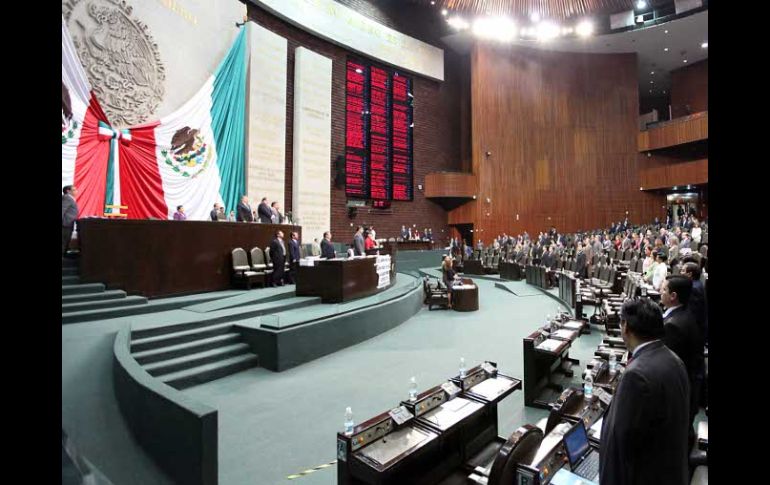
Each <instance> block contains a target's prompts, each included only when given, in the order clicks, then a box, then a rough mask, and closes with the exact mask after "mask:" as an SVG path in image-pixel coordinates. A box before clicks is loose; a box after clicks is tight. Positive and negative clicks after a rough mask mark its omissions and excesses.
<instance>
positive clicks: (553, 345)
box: [535, 338, 564, 352]
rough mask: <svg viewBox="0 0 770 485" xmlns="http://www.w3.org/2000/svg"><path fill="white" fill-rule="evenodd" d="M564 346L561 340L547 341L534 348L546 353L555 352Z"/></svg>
mask: <svg viewBox="0 0 770 485" xmlns="http://www.w3.org/2000/svg"><path fill="white" fill-rule="evenodd" d="M563 344H564V342H563V341H561V340H554V339H550V338H549V339H547V340H543V341H542V342H540V345H538V346H537V347H535V348H536V349H538V350H546V351H548V352H556V349H558V348H559V347H561V346H562V345H563Z"/></svg>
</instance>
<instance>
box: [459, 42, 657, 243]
mask: <svg viewBox="0 0 770 485" xmlns="http://www.w3.org/2000/svg"><path fill="white" fill-rule="evenodd" d="M471 66H472V71H471V98H472V103H471V110H472V134H473V136H472V138H473V142H472V144H473V168H474V173H476V174H477V175H478V180H479V193H478V201H477V202H476V209H475V211H472V210H470V209H466V210H465V211H464V212H463V215H465V216H466V217H467V216H468V215H474V214H472V213H473V212H475V217H476V219H475V221H474V224H475V225H476V226H477V227H478V229H479V230H480V231H481V234H483V239H485V240H487V239H488V240H491V238H492V237H494V236H496V235H497V234H498V233H502V232H507V233H509V234H510V233H514V234H515V233H517V232H522V231H525V230H526V231H527V232H529V233H530V234H532V233H537V232H538V231H541V230H545V229H547V228H548V227H550V226H551V225H555V226H556V227H557V228H558V229H559V230H561V231H575V230H578V229H593V228H598V227H603V226H605V225H609V223H610V222H611V221H613V220H618V219H621V218H622V216H623V215H624V212H625V210H626V209H628V210H629V211H630V212H632V213H636V214H637V218H636V220H638V221H640V220H646V219H648V218H649V219H652V218H653V217H655V215H657V212H660V211H659V208H656V206H657V205H658V202H659V201H660V199H659V198H657V201H656V198H655V197H648V195H645V194H643V193H642V192H641V191H639V187H640V185H639V174H638V159H637V145H638V144H637V133H638V127H637V124H636V123H637V115H638V91H637V89H638V88H637V81H636V57H635V55H633V54H611V55H592V54H585V55H577V54H563V53H554V52H544V51H539V50H533V49H526V48H521V47H517V48H516V49H509V48H495V47H490V46H488V45H484V44H477V45H476V46H475V48H474V50H473V53H472V59H471ZM487 151H489V152H491V155H490V156H487V155H486V152H487ZM487 198H490V200H491V202H490V203H487V202H486V199H487ZM460 209H465V208H464V207H463V208H460ZM460 209H458V211H459V210H460ZM656 211H657V212H656ZM487 214H489V215H487ZM517 215H518V218H517ZM453 216H454V214H453V213H450V221H451V220H452V219H453ZM549 218H550V219H549Z"/></svg>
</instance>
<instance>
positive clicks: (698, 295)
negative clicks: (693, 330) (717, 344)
mask: <svg viewBox="0 0 770 485" xmlns="http://www.w3.org/2000/svg"><path fill="white" fill-rule="evenodd" d="M681 273H682V275H683V276H686V277H688V278H690V280H691V281H692V293H690V301H688V302H687V309H688V310H690V313H692V314H693V317H695V323H696V324H697V325H698V328H699V329H700V331H701V334H703V338H704V340H705V341H706V343H707V344H708V328H709V325H708V323H709V319H708V311H707V310H706V309H707V308H708V306H707V304H706V289H705V288H704V287H703V282H702V281H701V280H700V275H701V269H700V265H698V263H684V264H683V265H682V269H681Z"/></svg>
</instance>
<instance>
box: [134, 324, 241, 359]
mask: <svg viewBox="0 0 770 485" xmlns="http://www.w3.org/2000/svg"><path fill="white" fill-rule="evenodd" d="M232 328H233V323H232V322H224V323H216V324H214V325H207V326H205V327H199V328H193V329H190V330H183V331H181V332H175V333H166V334H163V335H153V336H151V337H145V338H140V339H134V338H133V336H134V333H132V334H131V335H132V339H131V352H142V351H145V350H151V349H159V348H161V347H170V346H173V345H178V344H183V343H187V342H192V341H194V340H202V339H206V338H210V337H215V336H217V335H222V334H226V333H232V332H231V330H232Z"/></svg>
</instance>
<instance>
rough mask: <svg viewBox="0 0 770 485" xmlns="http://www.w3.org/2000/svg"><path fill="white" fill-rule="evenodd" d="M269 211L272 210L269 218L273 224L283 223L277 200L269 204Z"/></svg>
mask: <svg viewBox="0 0 770 485" xmlns="http://www.w3.org/2000/svg"><path fill="white" fill-rule="evenodd" d="M270 212H272V215H271V216H270V220H271V221H272V222H273V224H283V220H284V217H283V214H281V207H280V206H279V205H278V202H277V201H274V202H273V203H272V204H270Z"/></svg>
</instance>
